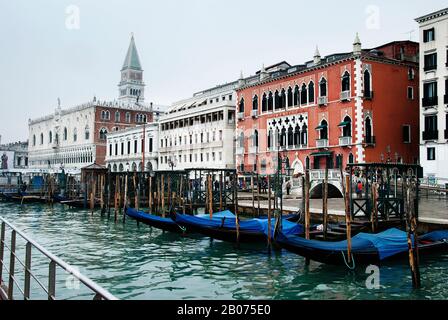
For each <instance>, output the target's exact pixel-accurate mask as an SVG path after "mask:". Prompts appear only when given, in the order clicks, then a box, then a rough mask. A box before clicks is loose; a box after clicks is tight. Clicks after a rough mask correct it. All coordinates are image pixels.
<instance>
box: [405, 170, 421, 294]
mask: <svg viewBox="0 0 448 320" xmlns="http://www.w3.org/2000/svg"><path fill="white" fill-rule="evenodd" d="M405 183H406V185H405V201H406V204H405V208H406V229H407V240H408V251H409V266H410V269H411V275H412V286H413V287H414V288H415V289H419V288H420V287H421V281H420V266H419V255H418V235H417V219H416V217H415V198H414V186H413V182H412V181H411V178H410V177H407V178H406V179H405Z"/></svg>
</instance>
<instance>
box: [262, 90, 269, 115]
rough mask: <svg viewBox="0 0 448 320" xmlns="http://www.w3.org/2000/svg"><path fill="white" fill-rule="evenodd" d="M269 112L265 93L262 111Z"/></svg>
mask: <svg viewBox="0 0 448 320" xmlns="http://www.w3.org/2000/svg"><path fill="white" fill-rule="evenodd" d="M267 110H268V100H267V98H266V93H263V98H262V100H261V111H263V112H266V111H267Z"/></svg>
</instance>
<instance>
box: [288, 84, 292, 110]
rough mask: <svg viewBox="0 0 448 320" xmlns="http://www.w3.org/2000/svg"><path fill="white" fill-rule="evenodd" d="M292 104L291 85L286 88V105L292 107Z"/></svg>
mask: <svg viewBox="0 0 448 320" xmlns="http://www.w3.org/2000/svg"><path fill="white" fill-rule="evenodd" d="M292 104H293V96H292V89H291V87H289V88H288V107H292Z"/></svg>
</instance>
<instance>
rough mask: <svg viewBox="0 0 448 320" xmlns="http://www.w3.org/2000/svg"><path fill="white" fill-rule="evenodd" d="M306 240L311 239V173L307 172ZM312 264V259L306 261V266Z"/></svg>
mask: <svg viewBox="0 0 448 320" xmlns="http://www.w3.org/2000/svg"><path fill="white" fill-rule="evenodd" d="M305 239H307V240H309V239H310V171H309V170H308V169H307V170H306V172H305ZM309 264H310V259H309V258H306V259H305V265H309Z"/></svg>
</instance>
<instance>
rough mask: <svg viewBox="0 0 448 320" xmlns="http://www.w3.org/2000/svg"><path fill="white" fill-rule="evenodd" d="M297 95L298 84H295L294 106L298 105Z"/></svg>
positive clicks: (298, 93) (298, 92) (298, 91)
mask: <svg viewBox="0 0 448 320" xmlns="http://www.w3.org/2000/svg"><path fill="white" fill-rule="evenodd" d="M299 97H300V90H299V86H295V87H294V105H295V106H298V105H299Z"/></svg>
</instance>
